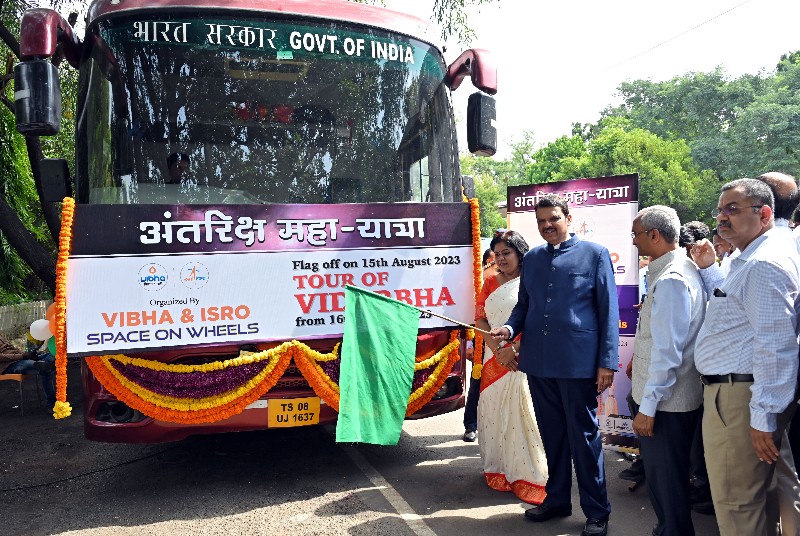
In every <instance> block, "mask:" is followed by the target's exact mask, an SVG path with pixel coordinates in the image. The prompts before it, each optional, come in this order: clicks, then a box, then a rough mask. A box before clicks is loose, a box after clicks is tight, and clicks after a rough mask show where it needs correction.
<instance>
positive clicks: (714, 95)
mask: <svg viewBox="0 0 800 536" xmlns="http://www.w3.org/2000/svg"><path fill="white" fill-rule="evenodd" d="M619 93H620V95H621V96H622V98H623V104H622V105H621V106H618V107H616V108H609V109H607V110H605V112H604V113H603V115H604V117H606V118H610V117H623V118H625V119H627V120H629V121H630V122H631V125H632V126H634V127H638V128H642V129H646V130H649V131H651V132H653V133H655V134H657V135H659V136H661V137H663V138H666V139H673V140H678V139H683V140H686V143H687V144H688V146H689V147H690V149H691V154H692V159H693V160H694V163H695V165H696V166H697V167H698V168H699V169H707V170H711V171H712V172H713V173H715V174H716V175H717V176H718V177H720V178H722V179H723V180H732V179H737V178H740V177H752V176H756V175H759V174H761V173H764V172H765V171H770V170H775V171H783V172H785V173H789V174H792V175H796V176H797V175H800V155H798V153H797V147H798V144H797V142H798V141H799V140H798V136H800V129H799V128H798V127H800V52H793V53H790V54H784V55H783V56H782V57H781V60H780V62H779V63H778V66H777V68H776V70H775V72H774V73H772V74H764V73H759V74H757V75H750V74H747V75H743V76H741V77H739V78H736V79H729V78H728V77H727V75H726V74H725V71H724V70H723V69H721V68H717V69H715V70H714V71H712V72H709V73H687V74H685V75H683V76H678V77H675V78H673V79H671V80H668V81H664V82H652V81H649V80H636V81H633V82H625V83H622V84H620V86H619Z"/></svg>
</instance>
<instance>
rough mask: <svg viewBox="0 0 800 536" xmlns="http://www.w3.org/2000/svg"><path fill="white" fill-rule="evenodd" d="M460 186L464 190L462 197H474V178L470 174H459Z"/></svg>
mask: <svg viewBox="0 0 800 536" xmlns="http://www.w3.org/2000/svg"><path fill="white" fill-rule="evenodd" d="M461 187H462V188H463V191H464V197H466V198H467V199H474V198H475V179H474V178H473V177H472V175H461Z"/></svg>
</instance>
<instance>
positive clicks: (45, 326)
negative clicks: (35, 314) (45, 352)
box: [31, 318, 53, 341]
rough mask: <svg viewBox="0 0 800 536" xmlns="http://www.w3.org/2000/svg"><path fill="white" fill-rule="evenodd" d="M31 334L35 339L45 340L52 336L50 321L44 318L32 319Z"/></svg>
mask: <svg viewBox="0 0 800 536" xmlns="http://www.w3.org/2000/svg"><path fill="white" fill-rule="evenodd" d="M31 336H32V337H33V338H34V339H36V340H37V341H46V340H47V339H49V338H50V337H52V336H53V334H52V333H50V321H49V320H47V319H45V318H42V319H41V320H36V321H34V322H33V324H31Z"/></svg>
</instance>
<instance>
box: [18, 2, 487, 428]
mask: <svg viewBox="0 0 800 536" xmlns="http://www.w3.org/2000/svg"><path fill="white" fill-rule="evenodd" d="M435 40H436V36H435V35H434V33H433V30H432V28H431V26H430V25H429V24H427V23H426V22H423V21H421V20H419V19H417V18H415V17H412V16H409V15H406V14H403V13H399V12H394V11H390V10H387V9H383V8H378V7H372V6H367V5H363V4H357V3H352V2H347V1H342V0H229V1H225V2H220V1H219V0H216V1H215V0H169V1H167V0H99V1H95V2H93V3H92V4H91V6H90V7H89V11H88V16H87V20H86V33H85V36H84V38H83V39H79V38H78V37H77V36H76V35H75V34H74V33H73V31H72V29H71V28H70V26H69V25H68V24H67V23H66V22H65V21H64V19H63V18H62V17H61V16H59V15H58V14H57V13H55V12H54V11H51V10H46V9H36V10H31V11H28V12H26V14H25V15H24V18H23V20H22V27H21V39H20V45H21V60H22V61H21V62H20V63H19V64H18V65H17V66H16V69H15V106H16V109H15V111H16V117H17V124H18V129H19V131H20V132H21V133H23V134H25V135H30V136H38V135H52V134H54V133H55V132H57V131H58V128H59V124H60V121H61V98H60V94H59V89H58V72H57V69H56V67H55V66H54V65H53V63H52V62H50V61H49V60H50V58H51V57H52V56H53V55H54V53H55V52H56V47H57V46H59V45H60V46H61V47H62V49H63V52H64V56H65V58H66V59H67V60H68V62H69V63H70V64H71V65H72V66H73V67H75V68H77V69H79V71H80V78H79V89H78V99H77V109H76V110H75V112H74V117H75V120H76V122H77V124H76V132H77V134H76V163H75V169H74V170H73V173H72V175H74V178H71V177H70V170H68V169H67V166H66V163H65V162H64V161H61V160H45V161H43V162H42V181H43V190H44V192H45V194H44V196H45V197H46V199H47V200H50V201H60V200H62V199H63V198H64V196H65V195H72V196H73V197H74V200H75V204H74V209H71V210H74V213H71V214H70V216H71V218H70V219H71V220H72V221H73V223H72V227H71V228H70V229H69V230H68V232H69V236H71V241H70V244H71V249H70V251H69V255H70V256H69V262H68V263H67V266H68V268H66V270H68V271H67V273H66V279H65V280H66V290H65V293H66V295H65V299H66V307H65V309H66V327H65V329H66V352H67V353H68V355H69V356H71V357H80V358H81V360H82V370H83V385H84V393H85V400H84V404H83V407H84V417H85V430H86V436H87V437H88V438H89V439H92V440H98V441H113V442H158V441H172V440H178V439H181V438H184V437H186V436H188V435H192V434H198V433H214V432H224V431H241V430H256V429H265V428H270V427H278V426H299V425H307V424H318V423H329V422H334V421H335V420H336V416H337V412H336V407H337V406H336V397H337V396H338V395H337V393H338V385H337V381H338V376H337V374H338V371H337V365H336V360H337V358H338V354H337V352H338V347H337V343H339V342H340V341H341V337H342V326H341V323H342V321H343V311H344V303H343V295H344V294H343V287H344V285H345V284H355V285H359V286H363V287H366V288H370V289H371V290H375V291H377V292H379V293H382V294H386V295H388V296H391V297H394V298H397V299H400V300H403V301H406V302H409V303H412V304H414V305H416V306H419V307H420V308H421V309H424V310H430V311H432V312H437V313H439V314H443V315H445V316H449V317H451V318H460V319H466V320H470V319H471V318H472V316H471V315H472V313H473V309H472V308H473V301H474V292H475V288H474V282H473V271H474V270H473V257H474V251H473V244H474V243H475V241H477V231H476V230H475V229H474V224H475V210H474V205H473V206H471V205H470V203H468V202H466V201H465V197H464V194H463V192H464V191H466V192H467V193H469V191H470V188H471V186H470V185H469V184H465V182H466V181H465V179H464V178H463V177H462V176H461V174H460V170H459V155H458V146H457V140H456V126H455V121H454V117H453V111H452V107H451V92H452V91H453V90H455V89H456V88H457V87H458V86H459V85H460V83H461V82H462V79H463V78H465V77H469V78H470V79H471V81H472V82H473V85H475V86H476V87H477V88H478V89H480V90H481V91H479V92H476V93H474V94H473V95H472V96H471V97H470V105H469V109H468V110H467V115H468V131H469V145H470V150H471V151H472V152H473V153H476V154H493V152H494V146H495V144H496V133H495V131H494V127H493V125H492V121H493V119H494V100H493V99H492V97H491V96H490V95H491V94H494V93H495V92H496V71H495V67H494V65H493V63H492V61H491V57H490V56H489V55H488V53H487V52H486V51H482V50H468V51H466V52H464V53H463V54H462V55H461V56H460V57H459V58H458V59H457V60H456V61H455V62H454V63H453V64H451V65H450V66H448V65H446V64H445V63H444V59H443V56H442V52H441V51H440V50H439V49H438V48H437V47H436V46H435V45H434V44H432V43H434V42H435ZM70 188H72V190H71V191H70ZM66 205H69V206H70V207H72V205H71V204H69V203H65V206H66ZM62 236H63V233H62ZM478 277H479V276H478ZM387 321H388V322H390V319H387ZM464 337H465V332H464V330H459V329H458V328H456V327H455V326H454V325H453V324H452V323H448V322H447V321H444V320H441V319H439V318H437V317H434V316H430V315H427V314H425V313H423V314H422V318H421V320H420V332H419V336H418V345H417V362H418V370H417V372H416V373H415V378H414V385H413V390H412V396H411V397H410V400H409V412H408V417H409V418H419V417H427V416H432V415H437V414H441V413H444V412H448V411H453V410H455V409H457V408H460V407H462V406H463V403H464V399H463V396H464V395H463V392H464V391H463V381H464V357H463V355H464V346H465V345H464V344H463V341H464ZM456 341H459V342H460V343H462V344H457V343H456ZM456 348H457V350H456ZM453 356H457V358H454V357H453Z"/></svg>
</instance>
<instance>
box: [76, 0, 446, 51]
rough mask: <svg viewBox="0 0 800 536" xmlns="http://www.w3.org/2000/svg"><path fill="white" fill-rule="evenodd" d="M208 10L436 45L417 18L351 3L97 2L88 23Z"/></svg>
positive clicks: (232, 0) (428, 26) (433, 35)
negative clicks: (357, 28)
mask: <svg viewBox="0 0 800 536" xmlns="http://www.w3.org/2000/svg"><path fill="white" fill-rule="evenodd" d="M185 8H189V9H194V10H198V9H207V10H214V11H232V12H242V11H250V12H259V13H264V12H272V13H279V14H282V15H298V16H302V17H310V18H318V19H328V20H346V21H350V22H353V23H356V24H363V25H366V26H371V27H376V28H381V29H384V30H389V31H391V32H397V33H401V34H404V35H407V36H409V37H414V38H416V39H419V40H421V41H425V42H426V43H428V44H432V45H434V44H435V42H434V40H438V35H437V34H436V32H435V30H434V29H433V26H432V25H431V24H430V23H428V22H426V21H423V20H421V19H419V18H417V17H414V16H413V15H408V14H406V13H400V12H399V11H393V10H390V9H386V8H382V7H375V6H370V5H366V4H359V3H356V2H351V1H349V0H97V1H95V2H93V3H92V5H91V6H90V7H89V12H88V14H87V17H86V24H87V25H89V24H91V23H92V22H93V21H94V20H95V19H98V18H105V17H106V16H109V15H112V16H113V15H115V14H118V13H119V14H123V13H128V12H133V11H140V10H141V11H151V10H154V9H158V10H173V9H174V10H182V9H185Z"/></svg>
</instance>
